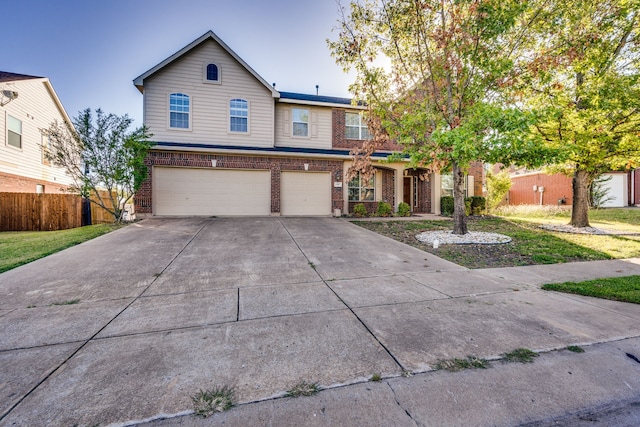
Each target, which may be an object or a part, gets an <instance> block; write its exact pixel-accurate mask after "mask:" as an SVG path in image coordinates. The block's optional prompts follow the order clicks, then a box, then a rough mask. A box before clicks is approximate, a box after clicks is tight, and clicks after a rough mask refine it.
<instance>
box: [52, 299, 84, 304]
mask: <svg viewBox="0 0 640 427" xmlns="http://www.w3.org/2000/svg"><path fill="white" fill-rule="evenodd" d="M79 302H80V300H79V299H70V300H68V301H58V302H53V303H51V305H74V304H78V303H79Z"/></svg>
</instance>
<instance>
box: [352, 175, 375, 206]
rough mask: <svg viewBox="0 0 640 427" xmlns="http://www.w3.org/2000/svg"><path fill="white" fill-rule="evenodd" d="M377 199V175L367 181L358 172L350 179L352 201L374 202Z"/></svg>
mask: <svg viewBox="0 0 640 427" xmlns="http://www.w3.org/2000/svg"><path fill="white" fill-rule="evenodd" d="M375 199H376V197H375V175H374V176H372V177H371V179H370V180H369V181H365V180H364V179H362V177H361V176H360V174H359V173H358V175H357V176H355V177H354V178H353V179H352V180H351V181H349V201H350V202H366V201H369V202H372V201H374V200H375Z"/></svg>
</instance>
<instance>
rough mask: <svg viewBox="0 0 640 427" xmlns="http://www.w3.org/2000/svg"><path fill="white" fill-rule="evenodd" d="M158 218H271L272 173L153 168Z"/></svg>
mask: <svg viewBox="0 0 640 427" xmlns="http://www.w3.org/2000/svg"><path fill="white" fill-rule="evenodd" d="M153 213H154V214H155V215H269V214H270V213H271V172H270V171H265V170H255V171H254V170H230V169H191V168H168V167H157V166H156V167H154V168H153Z"/></svg>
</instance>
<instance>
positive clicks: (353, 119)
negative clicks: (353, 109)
mask: <svg viewBox="0 0 640 427" xmlns="http://www.w3.org/2000/svg"><path fill="white" fill-rule="evenodd" d="M345 137H346V138H347V139H371V134H370V133H369V128H368V127H367V123H366V122H365V121H364V120H363V119H362V116H361V115H360V114H358V113H346V116H345Z"/></svg>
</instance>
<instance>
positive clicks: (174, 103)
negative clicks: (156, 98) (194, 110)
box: [169, 93, 191, 129]
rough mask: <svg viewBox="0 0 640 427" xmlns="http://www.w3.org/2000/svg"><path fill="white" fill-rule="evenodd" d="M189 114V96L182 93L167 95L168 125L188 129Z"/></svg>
mask: <svg viewBox="0 0 640 427" xmlns="http://www.w3.org/2000/svg"><path fill="white" fill-rule="evenodd" d="M190 114H191V98H189V95H186V94H184V93H172V94H170V95H169V127H170V128H174V129H189V128H190V127H191V126H190Z"/></svg>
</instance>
